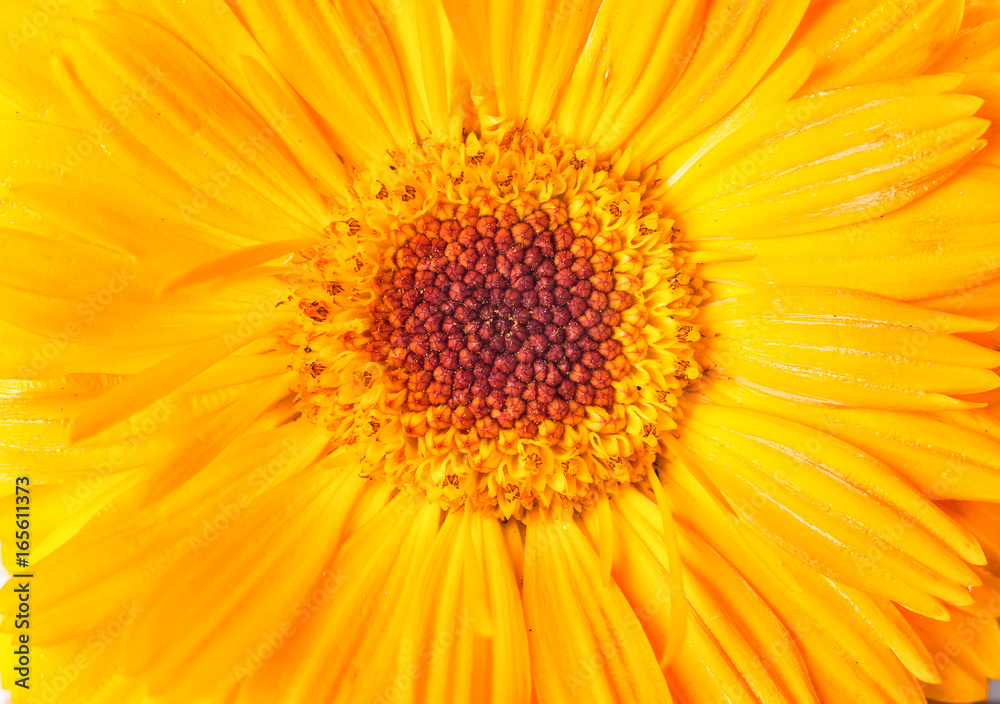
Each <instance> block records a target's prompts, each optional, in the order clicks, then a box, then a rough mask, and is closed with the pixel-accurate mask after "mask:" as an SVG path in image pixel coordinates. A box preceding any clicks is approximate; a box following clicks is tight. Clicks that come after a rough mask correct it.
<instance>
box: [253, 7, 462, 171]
mask: <svg viewBox="0 0 1000 704" xmlns="http://www.w3.org/2000/svg"><path fill="white" fill-rule="evenodd" d="M234 11H235V12H236V13H237V15H238V16H239V17H240V19H241V21H242V22H243V23H244V24H245V25H246V27H247V28H248V30H249V31H250V33H251V34H252V35H253V37H254V38H255V39H256V40H257V42H258V43H259V44H260V46H261V47H262V48H263V50H264V52H265V53H266V54H267V56H268V57H269V58H270V59H271V61H272V62H273V63H274V65H275V66H276V67H277V68H278V70H279V71H280V72H281V75H282V76H284V78H285V80H287V81H288V83H289V84H291V86H292V87H293V88H294V89H295V90H296V91H297V92H298V93H299V94H300V95H301V96H302V97H303V98H304V99H305V100H306V101H307V102H308V103H309V105H310V106H311V107H312V109H314V110H315V111H316V112H317V113H319V114H320V116H322V118H323V119H324V120H325V121H326V122H327V123H328V124H329V125H330V126H331V127H332V129H333V132H334V134H333V141H334V146H335V148H336V150H337V153H338V154H341V155H343V156H344V157H345V159H346V161H347V162H348V163H349V164H351V165H353V166H361V165H363V164H364V162H365V160H366V159H369V158H373V157H384V156H385V150H386V149H406V148H408V147H409V146H411V145H412V144H414V143H415V142H416V141H417V140H418V139H420V138H422V137H426V136H428V135H429V134H431V133H432V132H433V131H434V130H441V129H443V128H445V127H446V126H447V125H448V118H449V115H448V114H447V112H442V110H446V109H447V110H450V109H451V108H452V107H453V106H454V104H455V103H461V102H462V101H463V98H462V97H461V94H460V93H459V94H458V95H457V96H455V95H450V94H449V90H448V87H454V86H456V83H457V82H458V81H459V80H460V79H459V77H458V75H457V74H456V72H457V70H458V67H457V64H456V63H455V61H454V52H453V51H452V50H451V49H449V48H448V47H450V46H451V42H452V41H453V39H452V36H451V34H450V32H448V31H446V29H447V28H446V27H444V26H443V25H442V22H441V17H440V14H439V12H438V10H437V8H436V7H435V5H434V4H433V3H432V2H429V1H427V0H422V1H421V2H417V3H395V2H368V1H367V0H366V1H365V2H348V1H342V0H338V1H337V2H333V3H318V4H317V3H272V2H267V1H265V0H242V1H241V2H240V3H239V4H237V5H234ZM397 42H399V43H397ZM428 46H434V47H435V49H436V50H435V51H434V52H426V53H422V54H420V55H419V56H418V54H417V53H416V52H417V51H418V49H419V48H420V47H424V48H426V47H428ZM439 47H444V48H443V49H441V50H437V49H438V48H439ZM425 57H426V58H425ZM410 80H412V81H414V83H413V84H411V83H409V82H408V81H410ZM416 81H420V82H419V83H418V82H416ZM432 86H440V87H444V89H443V90H437V91H435V90H434V89H432V88H431V87H432ZM332 87H335V89H333V90H332V89H331V88H332Z"/></svg>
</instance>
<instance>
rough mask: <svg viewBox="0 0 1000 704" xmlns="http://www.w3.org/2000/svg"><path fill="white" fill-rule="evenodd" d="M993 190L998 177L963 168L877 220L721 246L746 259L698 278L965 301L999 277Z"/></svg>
mask: <svg viewBox="0 0 1000 704" xmlns="http://www.w3.org/2000/svg"><path fill="white" fill-rule="evenodd" d="M998 188H1000V170H998V169H994V168H988V167H979V168H972V169H970V168H966V169H963V170H962V171H961V172H959V173H958V174H957V175H956V176H954V177H953V178H951V179H949V180H948V181H946V182H945V183H944V184H943V185H941V186H939V187H938V188H936V189H934V190H932V191H931V192H930V193H928V194H927V195H926V196H924V197H922V198H919V199H917V200H916V201H914V202H912V203H909V204H907V205H905V206H904V207H902V208H900V209H899V210H896V211H895V212H891V213H888V214H886V215H884V216H882V217H873V218H871V219H868V220H864V221H862V222H858V223H854V224H851V225H847V226H845V227H838V228H835V229H825V230H821V231H819V232H808V233H803V234H798V235H792V236H788V237H774V238H768V239H753V240H748V241H746V242H741V243H739V244H736V243H734V244H732V245H729V246H726V247H725V249H724V251H725V252H727V253H729V254H732V255H734V257H749V258H750V259H749V260H748V261H739V262H721V263H709V264H705V265H704V266H702V268H701V270H700V275H701V277H702V278H704V279H705V280H708V281H719V282H723V283H726V284H730V285H733V286H742V287H745V288H762V287H770V286H774V287H783V286H830V287H832V288H845V289H857V290H860V291H868V292H871V293H875V294H878V295H880V296H886V297H889V298H896V299H899V300H919V299H922V298H928V297H931V296H942V297H944V298H945V299H949V298H956V299H962V298H963V294H964V292H965V291H967V290H969V289H972V288H975V287H977V286H979V285H981V284H983V283H985V282H986V281H989V280H990V279H991V278H993V277H994V276H995V275H996V273H997V272H998V271H1000V241H998V239H997V237H996V234H995V227H996V223H997V221H998V220H1000V202H998V201H997V199H996V198H995V194H996V193H997V189H998ZM873 214H874V213H873ZM934 307H936V306H934ZM956 312H957V311H956Z"/></svg>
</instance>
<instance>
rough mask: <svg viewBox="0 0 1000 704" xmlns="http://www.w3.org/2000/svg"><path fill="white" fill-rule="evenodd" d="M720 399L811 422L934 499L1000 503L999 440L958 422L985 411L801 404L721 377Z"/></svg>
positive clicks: (713, 389) (714, 391) (714, 390)
mask: <svg viewBox="0 0 1000 704" xmlns="http://www.w3.org/2000/svg"><path fill="white" fill-rule="evenodd" d="M706 395H707V396H708V397H710V398H711V399H712V400H713V401H715V402H716V403H721V404H724V405H731V406H738V407H740V408H748V409H753V410H757V411H762V412H764V413H768V414H771V415H773V416H777V417H779V418H785V419H786V420H793V421H796V422H798V423H802V424H803V425H808V426H809V427H811V428H815V429H817V430H819V431H822V432H823V433H826V434H829V435H831V436H833V437H835V438H838V439H840V440H843V441H844V442H846V443H848V444H850V445H853V446H854V447H856V448H858V449H859V450H863V451H864V452H866V453H868V454H869V455H871V456H872V457H875V458H876V459H878V460H880V461H882V462H884V463H885V464H887V465H888V466H890V467H892V468H893V469H894V470H895V471H896V472H897V473H898V474H899V475H900V476H901V477H903V478H904V479H906V481H908V482H909V483H910V484H912V485H913V486H915V487H916V488H917V489H919V490H920V491H921V493H923V494H924V495H925V496H927V497H928V498H931V499H935V500H937V499H965V500H976V499H981V500H989V501H1000V442H998V440H997V439H996V436H995V434H994V433H993V432H991V429H990V428H986V429H982V430H980V429H975V428H972V427H964V426H962V425H960V424H959V423H957V422H956V420H957V419H958V418H965V419H970V420H971V417H975V416H980V415H982V414H983V413H984V412H983V411H956V412H948V413H941V414H934V415H931V414H922V413H910V412H907V411H885V410H869V409H863V408H831V407H829V406H820V405H815V404H806V403H800V402H798V401H796V400H794V399H789V398H783V397H781V396H776V395H773V394H768V393H761V392H760V391H758V390H755V389H753V388H750V387H748V386H746V385H744V384H740V383H738V382H736V381H734V380H731V379H716V380H714V381H713V382H712V384H711V385H710V387H709V388H708V389H706Z"/></svg>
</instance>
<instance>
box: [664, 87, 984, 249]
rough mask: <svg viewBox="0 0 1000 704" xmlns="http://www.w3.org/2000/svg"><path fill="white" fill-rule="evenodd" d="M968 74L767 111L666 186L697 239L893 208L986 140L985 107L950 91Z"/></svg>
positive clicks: (781, 231) (757, 233) (837, 221)
mask: <svg viewBox="0 0 1000 704" xmlns="http://www.w3.org/2000/svg"><path fill="white" fill-rule="evenodd" d="M959 82H960V78H959V77H957V76H952V77H948V76H945V77H937V78H915V79H907V80H905V81H901V82H898V83H891V84H884V83H883V84H873V85H870V86H860V87H853V88H845V89H843V90H839V91H834V92H831V93H823V94H819V95H813V96H806V97H803V98H798V99H796V100H793V101H791V102H790V103H788V104H787V105H783V106H778V107H776V108H773V109H771V110H762V111H760V112H759V113H758V114H756V115H754V117H753V118H752V119H751V120H750V121H749V122H748V123H747V124H746V125H744V126H742V127H741V128H740V129H739V130H737V131H735V132H734V133H733V134H731V135H730V136H728V137H727V138H725V139H723V140H722V141H721V142H719V143H718V144H717V145H716V146H714V147H713V148H712V149H710V150H709V151H708V152H707V153H705V154H704V155H703V156H702V157H701V158H699V159H698V160H697V161H696V162H694V163H692V164H687V165H685V168H686V169H687V171H686V172H684V174H683V175H682V176H681V177H680V178H678V177H677V176H672V177H670V178H669V179H668V181H669V183H670V184H671V187H670V188H669V189H668V190H667V191H665V192H664V194H665V197H666V198H668V199H669V202H670V203H671V206H672V211H673V213H672V214H673V215H674V216H675V217H676V219H677V227H678V228H679V229H681V231H683V232H684V233H685V236H686V237H687V238H691V239H719V238H722V239H731V238H735V239H744V238H745V239H753V238H759V237H775V236H778V235H788V234H796V233H801V232H808V231H810V230H816V229H821V228H828V227H832V226H837V225H848V224H851V223H855V222H858V221H861V220H868V219H871V218H873V217H878V216H880V215H884V214H885V213H887V212H891V211H892V210H895V209H896V208H898V207H900V206H901V205H903V204H905V203H907V202H909V201H910V200H913V199H914V198H916V197H917V196H919V195H921V194H923V193H925V192H927V191H928V190H930V189H931V188H933V187H934V186H935V185H937V184H938V183H940V182H941V181H942V180H943V179H944V178H945V177H946V176H948V175H949V174H950V173H951V172H953V171H954V170H955V169H956V168H957V167H958V166H959V165H960V164H961V163H962V162H964V161H965V160H966V159H968V158H969V157H971V156H972V155H973V154H974V153H975V152H977V151H978V150H979V149H981V148H982V146H983V143H982V142H980V141H979V140H978V138H979V136H980V135H982V133H983V132H984V131H985V129H986V128H987V126H988V125H987V123H986V122H985V121H984V120H981V119H978V118H974V117H970V115H973V114H974V113H975V112H976V111H977V110H978V109H979V107H980V105H981V104H982V102H981V100H979V99H977V98H974V97H969V96H957V95H948V94H944V95H942V94H939V93H940V91H942V90H948V89H950V88H953V87H955V86H957V85H958V83H959Z"/></svg>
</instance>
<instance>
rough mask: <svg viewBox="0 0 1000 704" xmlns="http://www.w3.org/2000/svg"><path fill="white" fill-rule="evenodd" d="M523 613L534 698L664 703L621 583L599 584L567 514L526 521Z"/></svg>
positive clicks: (591, 555) (663, 688)
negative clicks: (526, 627) (557, 517)
mask: <svg viewBox="0 0 1000 704" xmlns="http://www.w3.org/2000/svg"><path fill="white" fill-rule="evenodd" d="M524 550H525V556H524V592H523V599H524V614H525V621H526V622H527V625H528V641H529V644H530V647H531V668H532V675H533V677H534V683H535V688H536V690H537V693H538V698H539V699H540V700H542V701H545V702H552V703H553V704H557V703H558V704H568V703H569V702H576V701H579V700H580V699H584V700H586V701H593V702H600V703H601V704H605V703H606V704H617V703H618V702H649V703H650V704H652V703H653V702H657V703H660V704H662V703H664V702H667V703H669V702H670V701H671V699H670V692H669V691H668V690H667V685H666V682H665V681H664V679H663V674H662V673H661V672H660V667H659V664H658V663H657V660H656V656H655V655H654V654H653V649H652V648H651V647H650V645H649V641H648V640H647V639H646V635H645V633H644V632H643V630H642V625H641V624H640V622H639V620H638V619H637V618H636V615H635V613H634V612H633V611H632V608H631V607H630V606H629V604H628V601H626V599H625V597H624V595H623V594H622V592H621V590H620V589H619V588H618V585H617V584H615V583H614V582H613V581H612V582H611V583H610V584H609V585H608V586H604V585H603V584H602V583H601V576H600V568H599V566H598V557H597V553H596V552H594V549H593V548H592V547H591V545H590V543H589V542H588V541H587V538H586V537H585V536H584V534H583V532H582V531H581V530H580V528H579V527H578V526H577V524H576V523H575V522H574V521H573V520H572V519H562V520H557V519H547V520H539V521H536V522H532V523H529V524H528V526H527V536H526V539H525V546H524Z"/></svg>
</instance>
